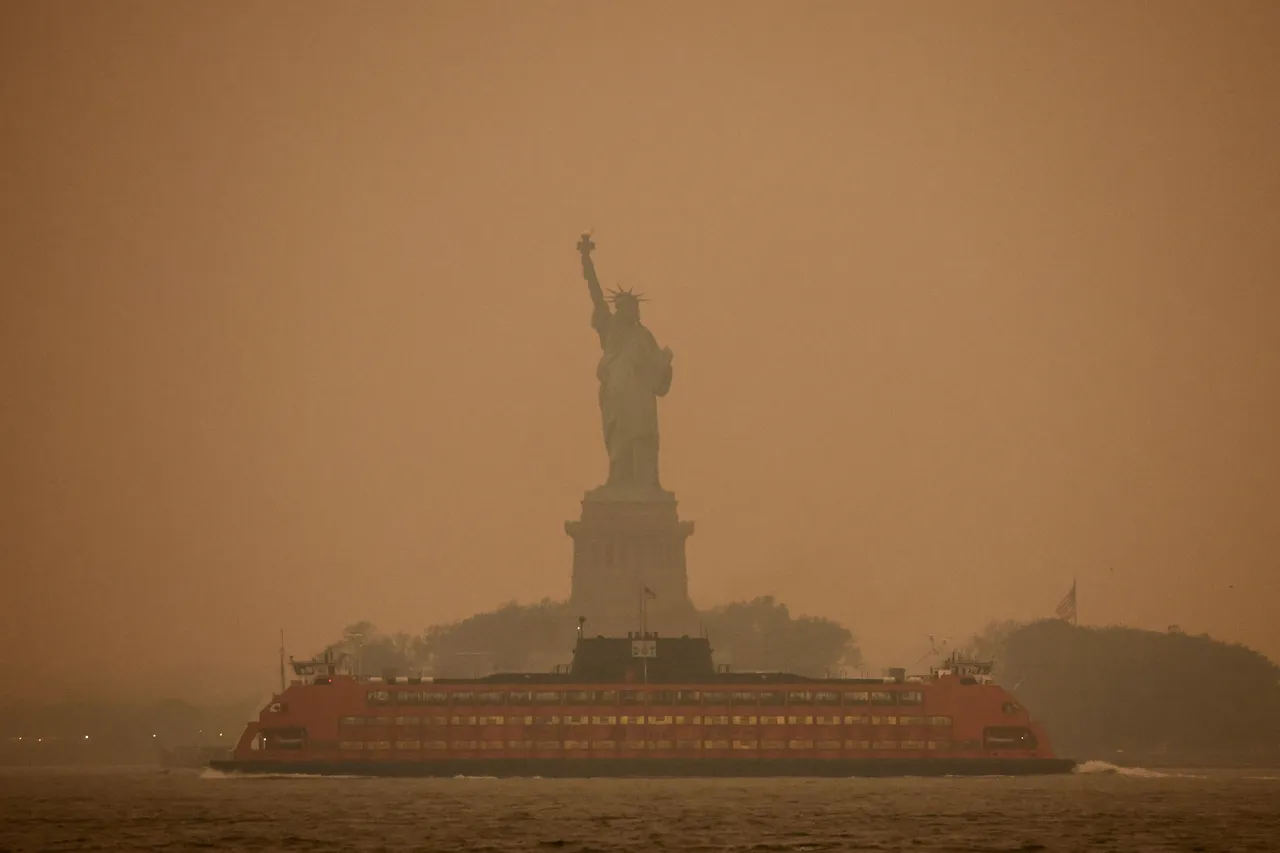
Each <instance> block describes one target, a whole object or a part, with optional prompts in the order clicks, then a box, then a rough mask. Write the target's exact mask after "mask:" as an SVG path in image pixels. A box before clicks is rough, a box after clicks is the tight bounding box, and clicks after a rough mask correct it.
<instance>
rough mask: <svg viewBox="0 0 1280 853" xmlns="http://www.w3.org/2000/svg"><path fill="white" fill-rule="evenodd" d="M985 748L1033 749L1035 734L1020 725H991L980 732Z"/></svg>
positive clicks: (1035, 742)
mask: <svg viewBox="0 0 1280 853" xmlns="http://www.w3.org/2000/svg"><path fill="white" fill-rule="evenodd" d="M982 740H983V746H984V747H986V748H987V749H1035V748H1036V745H1037V741H1036V736H1035V735H1033V734H1032V733H1031V730H1030V729H1027V728H1023V727H1022V726H993V727H991V728H988V729H985V730H984V731H983V733H982Z"/></svg>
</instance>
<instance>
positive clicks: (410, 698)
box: [395, 690, 422, 705]
mask: <svg viewBox="0 0 1280 853" xmlns="http://www.w3.org/2000/svg"><path fill="white" fill-rule="evenodd" d="M421 698H422V694H421V693H418V692H417V691H413V690H399V691H396V693H395V699H396V704H397V705H417V704H418V702H419V700H420V699H421Z"/></svg>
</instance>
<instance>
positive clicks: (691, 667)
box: [210, 633, 1075, 778]
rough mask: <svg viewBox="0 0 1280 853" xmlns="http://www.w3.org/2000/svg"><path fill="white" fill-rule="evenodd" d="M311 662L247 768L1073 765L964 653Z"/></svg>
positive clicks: (684, 645) (729, 772) (536, 770)
mask: <svg viewBox="0 0 1280 853" xmlns="http://www.w3.org/2000/svg"><path fill="white" fill-rule="evenodd" d="M293 666H294V670H295V674H296V675H297V678H296V679H295V680H294V681H293V683H292V684H290V685H289V686H288V687H286V688H285V689H283V690H282V691H281V692H280V693H279V694H278V695H277V696H275V697H273V699H272V701H271V702H270V703H269V704H268V705H267V707H266V708H264V709H263V710H262V712H261V714H259V718H258V719H257V720H256V721H254V722H251V723H249V724H248V726H247V727H246V728H245V730H244V733H243V734H242V735H241V737H240V739H239V741H238V743H237V745H236V748H235V750H234V751H233V753H232V756H231V758H230V759H223V760H217V761H212V762H210V766H212V767H213V768H215V769H217V770H221V771H227V772H236V773H258V774H262V773H270V774H280V773H286V774H320V775H351V776H400V777H409V776H443V777H452V776H495V777H535V776H537V777H544V778H606V777H616V778H625V777H708V778H714V777H720V778H724V777H850V776H879V777H884V776H985V775H1000V776H1008V775H1043V774H1055V773H1068V772H1070V771H1071V770H1072V769H1073V768H1074V767H1075V762H1074V761H1072V760H1069V759H1062V758H1058V757H1057V756H1055V755H1054V753H1053V750H1052V748H1051V746H1050V744H1049V739H1048V737H1047V735H1046V734H1045V732H1044V730H1043V728H1042V727H1041V726H1040V724H1039V723H1037V722H1035V721H1033V720H1032V718H1031V716H1030V713H1029V711H1028V710H1027V709H1026V708H1024V707H1023V706H1022V705H1021V704H1020V703H1018V702H1017V701H1016V700H1015V699H1014V698H1013V697H1012V696H1011V695H1010V694H1009V693H1008V691H1006V690H1004V689H1003V688H1002V687H1000V686H998V685H996V684H995V683H993V681H992V680H991V678H990V675H989V673H990V667H989V665H987V664H983V663H980V662H975V661H966V660H961V659H958V658H955V657H953V658H952V659H951V660H950V661H948V662H947V664H946V665H944V666H943V667H938V668H934V669H931V671H930V672H929V673H928V675H924V676H914V677H908V676H906V674H905V673H904V672H903V671H901V670H896V671H893V672H894V674H893V675H892V676H889V677H886V678H809V677H805V676H800V675H795V674H791V673H783V672H729V671H726V670H725V669H724V668H723V667H722V668H717V667H716V666H715V665H714V664H713V663H712V656H711V645H710V642H709V640H707V639H706V638H691V637H670V638H669V637H658V636H656V635H653V634H647V633H644V634H633V635H631V636H628V637H594V638H586V637H581V636H580V637H579V639H578V643H577V645H576V647H575V649H574V659H573V663H572V665H571V666H570V667H569V668H568V669H567V671H564V672H555V673H497V674H493V675H489V676H485V677H481V678H470V679H463V678H450V679H431V678H425V677H422V678H419V677H395V676H386V677H382V678H368V677H361V676H358V675H355V674H353V673H351V672H350V671H349V670H348V667H347V665H346V658H338V659H333V658H328V659H324V660H314V661H305V662H294V664H293Z"/></svg>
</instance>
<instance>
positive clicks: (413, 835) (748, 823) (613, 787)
mask: <svg viewBox="0 0 1280 853" xmlns="http://www.w3.org/2000/svg"><path fill="white" fill-rule="evenodd" d="M1082 771H1083V772H1078V773H1075V774H1072V775H1070V776H1056V777H1040V778H1002V777H989V778H969V779H821V780H816V779H815V780H795V779H786V780H767V779H752V780H742V781H737V780H705V781H704V780H590V781H576V780H559V779H362V778H348V779H335V778H321V777H296V776H295V777H288V776H286V777H268V778H253V777H235V776H226V775H223V774H219V773H216V772H213V771H203V772H202V771H172V772H166V771H163V770H158V769H155V770H153V769H149V768H143V769H104V770H84V769H58V770H48V769H40V770H0V849H3V850H21V851H27V850H31V851H61V850H147V849H164V850H195V849H202V850H208V849H220V850H318V851H327V850H361V851H399V850H428V851H452V850H475V851H481V850H483V851H508V850H538V851H555V850H563V851H612V850H645V851H649V850H679V851H730V850H732V851H749V850H751V851H801V850H812V851H819V850H823V851H825V850H912V851H935V850H947V851H1005V850H1011V851H1031V850H1047V851H1058V850H1063V851H1066V850H1073V851H1074V850H1090V851H1094V850H1108V851H1143V853H1146V851H1157V850H1178V851H1194V850H1204V851H1215V853H1216V851H1228V850H1280V771H1256V770H1253V771H1199V770H1192V771H1182V772H1172V771H1161V772H1156V771H1146V770H1117V769H1116V768H1114V767H1111V766H1110V765H1104V764H1100V763H1091V764H1088V765H1085V766H1084V767H1083V768H1082Z"/></svg>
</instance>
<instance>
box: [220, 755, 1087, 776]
mask: <svg viewBox="0 0 1280 853" xmlns="http://www.w3.org/2000/svg"><path fill="white" fill-rule="evenodd" d="M210 766H211V767H213V768H214V769H215V770H220V771H224V772H231V773H256V774H262V773H272V774H281V773H283V774H302V775H320V776H397V777H412V776H418V777H422V776H435V777H454V776H494V777H504V778H518V777H525V778H532V777H541V778H564V779H590V778H606V779H607V778H627V777H633V778H634V777H644V778H660V777H676V778H679V777H683V778H752V777H841V778H844V777H852V776H876V777H887V776H1042V775H1052V774H1059V773H1070V772H1071V771H1072V770H1073V769H1074V768H1075V766H1076V763H1075V761H1073V760H1071V759H1066V758H851V759H827V760H821V761H814V760H804V759H752V758H704V759H683V758H648V759H645V758H638V759H637V758H628V759H618V760H610V759H582V760H574V759H558V758H527V759H524V758H514V759H511V758H493V759H463V760H453V761H449V760H443V761H328V760H315V761H269V760H267V761H262V760H243V761H242V760H226V761H212V762H210Z"/></svg>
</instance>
